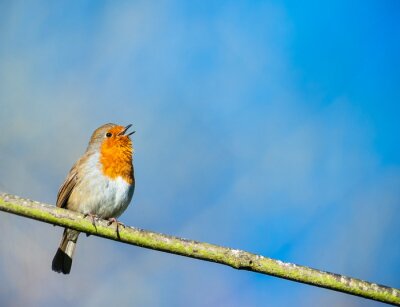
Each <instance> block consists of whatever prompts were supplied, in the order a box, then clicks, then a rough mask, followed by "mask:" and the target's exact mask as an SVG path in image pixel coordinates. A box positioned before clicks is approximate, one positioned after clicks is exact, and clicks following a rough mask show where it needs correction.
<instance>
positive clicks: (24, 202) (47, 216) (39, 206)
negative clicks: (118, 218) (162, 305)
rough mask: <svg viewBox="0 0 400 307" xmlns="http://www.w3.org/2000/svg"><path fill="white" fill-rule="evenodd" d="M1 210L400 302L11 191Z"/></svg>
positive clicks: (328, 277)
mask: <svg viewBox="0 0 400 307" xmlns="http://www.w3.org/2000/svg"><path fill="white" fill-rule="evenodd" d="M0 210H1V211H5V212H9V213H13V214H17V215H20V216H24V217H28V218H32V219H35V220H38V221H42V222H45V223H49V224H53V225H58V226H63V227H68V228H72V229H76V230H79V231H82V232H85V233H88V234H91V235H95V236H99V237H103V238H107V239H111V240H115V241H119V242H123V243H128V244H132V245H136V246H141V247H145V248H149V249H154V250H158V251H163V252H167V253H171V254H177V255H181V256H185V257H191V258H196V259H201V260H206V261H211V262H216V263H220V264H224V265H228V266H231V267H233V268H235V269H239V270H247V271H253V272H258V273H262V274H267V275H272V276H277V277H280V278H285V279H289V280H293V281H297V282H301V283H305V284H309V285H314V286H317V287H321V288H326V289H331V290H335V291H340V292H344V293H348V294H352V295H357V296H360V297H364V298H368V299H371V300H375V301H380V302H384V303H388V304H392V305H397V306H400V290H399V289H395V288H390V287H386V286H382V285H377V284H375V283H370V282H367V281H363V280H359V279H355V278H351V277H346V276H342V275H338V274H333V273H328V272H324V271H319V270H316V269H312V268H308V267H305V266H299V265H295V264H292V263H285V262H282V261H279V260H274V259H271V258H267V257H264V256H260V255H255V254H252V253H249V252H246V251H242V250H237V249H232V248H227V247H222V246H217V245H213V244H209V243H202V242H196V241H192V240H186V239H182V238H177V237H173V236H169V235H164V234H159V233H155V232H151V231H146V230H142V229H138V228H133V227H125V228H124V227H119V235H118V234H117V232H116V228H115V224H112V225H108V222H107V221H104V220H99V221H98V222H96V227H95V226H93V224H92V221H91V220H90V219H88V218H84V216H83V215H82V214H80V213H77V212H73V211H69V210H65V209H61V208H56V207H54V206H51V205H47V204H43V203H40V202H37V201H32V200H28V199H23V198H20V197H18V196H14V195H10V194H0Z"/></svg>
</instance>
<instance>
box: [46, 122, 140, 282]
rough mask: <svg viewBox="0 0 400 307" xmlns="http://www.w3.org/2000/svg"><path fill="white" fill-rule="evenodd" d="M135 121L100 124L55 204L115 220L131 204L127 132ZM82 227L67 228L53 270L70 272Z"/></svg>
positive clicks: (131, 170)
mask: <svg viewBox="0 0 400 307" xmlns="http://www.w3.org/2000/svg"><path fill="white" fill-rule="evenodd" d="M131 126H132V125H127V126H125V127H124V126H120V125H116V124H112V123H108V124H105V125H102V126H101V127H99V128H97V129H96V130H95V131H94V132H93V134H92V137H91V139H90V142H89V145H88V147H87V149H86V152H85V153H84V154H83V155H82V157H81V158H80V159H78V161H77V162H76V163H75V164H74V165H73V166H72V168H71V170H70V171H69V173H68V175H67V178H66V179H65V181H64V183H63V184H62V185H61V187H60V189H59V191H58V194H57V203H56V206H57V207H59V208H65V209H69V210H73V211H77V212H80V213H83V214H84V215H85V216H91V217H92V218H93V220H92V222H93V223H94V221H95V218H102V219H108V220H109V221H110V222H117V232H118V223H119V222H118V221H117V220H116V219H117V218H118V217H119V216H120V215H121V214H122V213H123V212H124V211H125V210H126V208H127V207H128V205H129V203H130V202H131V199H132V196H133V193H134V190H135V176H134V168H133V163H132V155H133V152H134V149H133V146H132V141H131V138H130V136H131V135H132V134H133V133H135V131H133V132H130V133H128V129H129V128H130V127H131ZM78 236H79V231H77V230H73V229H69V228H65V229H64V233H63V235H62V238H61V242H60V245H59V248H58V249H57V252H56V254H55V256H54V258H53V262H52V270H53V271H55V272H58V273H63V274H69V273H70V271H71V266H72V259H73V255H74V252H75V248H76V243H77V240H78Z"/></svg>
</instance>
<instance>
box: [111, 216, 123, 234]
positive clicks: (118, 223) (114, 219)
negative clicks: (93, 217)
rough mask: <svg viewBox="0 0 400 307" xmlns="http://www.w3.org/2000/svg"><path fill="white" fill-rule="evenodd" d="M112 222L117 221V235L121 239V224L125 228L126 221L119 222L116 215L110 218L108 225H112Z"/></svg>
mask: <svg viewBox="0 0 400 307" xmlns="http://www.w3.org/2000/svg"><path fill="white" fill-rule="evenodd" d="M112 223H116V224H117V236H118V239H121V238H120V236H119V226H122V227H124V228H125V225H124V223H121V222H119V221H118V220H117V219H116V218H115V217H111V218H109V219H108V224H107V225H108V226H110V225H111V224H112Z"/></svg>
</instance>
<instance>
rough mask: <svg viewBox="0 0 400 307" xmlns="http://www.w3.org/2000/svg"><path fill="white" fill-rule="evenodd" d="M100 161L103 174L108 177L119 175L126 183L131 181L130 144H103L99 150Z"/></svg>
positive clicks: (112, 177)
mask: <svg viewBox="0 0 400 307" xmlns="http://www.w3.org/2000/svg"><path fill="white" fill-rule="evenodd" d="M127 145H128V144H127ZM100 163H101V166H102V172H103V175H104V176H107V177H109V178H110V179H117V178H118V177H121V178H122V179H124V180H125V181H126V182H127V183H129V184H132V183H133V181H134V177H133V166H132V146H131V144H129V145H128V146H123V145H122V146H115V145H114V146H107V145H106V144H103V145H102V146H101V150H100Z"/></svg>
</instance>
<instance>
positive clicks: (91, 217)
mask: <svg viewBox="0 0 400 307" xmlns="http://www.w3.org/2000/svg"><path fill="white" fill-rule="evenodd" d="M87 217H89V218H90V219H91V220H92V225H93V227H94V228H95V229H96V231H97V226H96V220H98V219H99V218H98V216H97V215H95V214H91V213H85V214H84V215H83V218H87ZM86 236H87V237H88V236H90V234H88V233H87V234H86Z"/></svg>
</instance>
